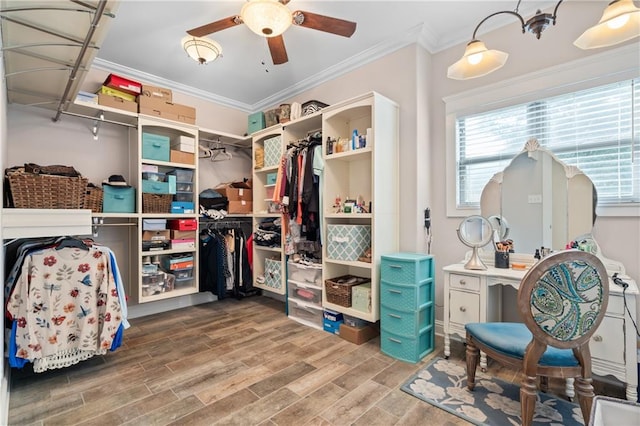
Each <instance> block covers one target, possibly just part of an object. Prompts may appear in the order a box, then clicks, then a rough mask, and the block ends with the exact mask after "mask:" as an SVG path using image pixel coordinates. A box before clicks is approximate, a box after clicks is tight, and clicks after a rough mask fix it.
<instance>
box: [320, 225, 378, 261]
mask: <svg viewBox="0 0 640 426" xmlns="http://www.w3.org/2000/svg"><path fill="white" fill-rule="evenodd" d="M369 248H371V226H370V225H346V224H329V225H327V258H329V259H332V260H345V261H357V260H358V258H359V257H361V256H363V255H364V254H365V252H366V251H367V249H369Z"/></svg>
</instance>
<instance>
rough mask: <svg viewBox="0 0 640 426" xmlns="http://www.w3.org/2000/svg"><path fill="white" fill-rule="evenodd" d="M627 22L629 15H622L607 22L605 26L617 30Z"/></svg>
mask: <svg viewBox="0 0 640 426" xmlns="http://www.w3.org/2000/svg"><path fill="white" fill-rule="evenodd" d="M627 22H629V14H628V13H625V14H624V15H620V16H617V17H615V18H613V19H611V20H609V21H608V22H607V26H608V27H609V28H611V29H612V30H617V29H618V28H622V27H624V26H625V25H626V24H627Z"/></svg>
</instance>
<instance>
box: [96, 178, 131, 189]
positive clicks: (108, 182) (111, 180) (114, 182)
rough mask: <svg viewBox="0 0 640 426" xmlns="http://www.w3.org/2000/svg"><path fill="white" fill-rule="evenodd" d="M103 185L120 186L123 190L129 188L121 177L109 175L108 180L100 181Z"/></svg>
mask: <svg viewBox="0 0 640 426" xmlns="http://www.w3.org/2000/svg"><path fill="white" fill-rule="evenodd" d="M102 184H103V185H109V186H120V187H123V188H130V187H131V185H127V181H126V180H125V179H124V176H122V175H111V176H109V179H105V180H103V181H102Z"/></svg>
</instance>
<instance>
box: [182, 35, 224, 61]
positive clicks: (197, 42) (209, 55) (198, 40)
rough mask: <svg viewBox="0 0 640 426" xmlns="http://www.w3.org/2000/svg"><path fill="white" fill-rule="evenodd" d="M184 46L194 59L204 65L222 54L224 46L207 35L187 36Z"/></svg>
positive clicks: (184, 39) (183, 41) (183, 39)
mask: <svg viewBox="0 0 640 426" xmlns="http://www.w3.org/2000/svg"><path fill="white" fill-rule="evenodd" d="M182 47H183V48H184V50H185V52H187V54H188V55H189V57H191V58H192V59H193V60H195V61H197V62H198V63H199V64H201V65H204V64H208V63H209V62H212V61H215V60H216V59H217V58H218V57H219V56H222V47H221V46H220V44H218V43H217V42H215V41H213V40H211V39H209V38H206V37H194V36H190V35H188V36H185V37H183V38H182Z"/></svg>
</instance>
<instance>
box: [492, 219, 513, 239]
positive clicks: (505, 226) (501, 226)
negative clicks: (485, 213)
mask: <svg viewBox="0 0 640 426" xmlns="http://www.w3.org/2000/svg"><path fill="white" fill-rule="evenodd" d="M487 220H488V221H489V223H490V224H491V227H492V228H493V230H494V231H496V236H497V237H498V240H499V241H502V240H505V239H506V238H507V236H508V235H509V222H507V219H505V218H504V217H502V216H497V215H494V216H489V217H488V218H487Z"/></svg>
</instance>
